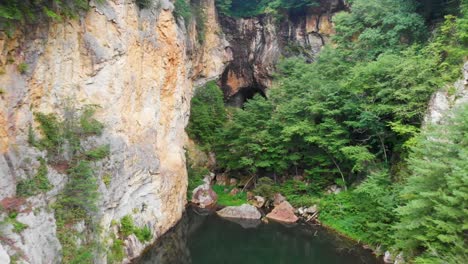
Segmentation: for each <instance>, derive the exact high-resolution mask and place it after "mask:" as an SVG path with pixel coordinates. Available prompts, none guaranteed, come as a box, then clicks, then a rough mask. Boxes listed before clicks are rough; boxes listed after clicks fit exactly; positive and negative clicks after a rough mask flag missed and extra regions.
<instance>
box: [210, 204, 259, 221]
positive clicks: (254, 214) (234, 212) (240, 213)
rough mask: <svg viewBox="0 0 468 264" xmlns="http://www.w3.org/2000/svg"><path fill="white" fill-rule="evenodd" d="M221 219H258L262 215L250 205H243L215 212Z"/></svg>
mask: <svg viewBox="0 0 468 264" xmlns="http://www.w3.org/2000/svg"><path fill="white" fill-rule="evenodd" d="M216 213H217V214H218V215H219V216H221V217H223V218H237V219H257V220H258V219H260V218H262V214H260V212H259V211H258V210H257V208H255V206H252V205H250V204H243V205H240V206H228V207H225V208H223V209H222V210H219V211H217V212H216Z"/></svg>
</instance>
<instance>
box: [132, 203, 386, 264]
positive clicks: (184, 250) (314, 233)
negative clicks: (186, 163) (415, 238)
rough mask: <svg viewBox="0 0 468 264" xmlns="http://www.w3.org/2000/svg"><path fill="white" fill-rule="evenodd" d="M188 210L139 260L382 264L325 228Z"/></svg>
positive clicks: (162, 263)
mask: <svg viewBox="0 0 468 264" xmlns="http://www.w3.org/2000/svg"><path fill="white" fill-rule="evenodd" d="M187 211H188V212H187V213H186V215H185V216H184V218H183V219H182V220H181V222H180V223H179V224H178V225H177V226H176V227H175V228H174V229H173V230H172V231H170V232H169V233H167V234H166V235H164V237H162V238H161V239H160V241H159V242H158V243H156V244H155V245H154V246H153V247H152V248H150V249H149V250H148V251H147V252H146V253H145V254H144V255H143V256H142V257H141V258H140V259H138V260H137V261H135V264H150V263H151V264H190V263H192V264H263V263H265V264H306V263H315V264H322V263H323V264H328V263H330V264H332V263H333V264H334V263H336V264H358V263H359V264H361V263H364V264H365V263H368V264H374V263H375V264H376V263H380V262H379V261H378V260H377V259H376V258H375V257H374V256H373V255H372V254H371V252H370V251H368V250H365V249H363V248H362V247H361V246H360V245H357V244H356V243H354V242H352V241H349V240H347V239H344V238H342V237H339V236H337V235H336V234H334V233H332V232H330V231H328V230H325V229H323V228H321V227H317V226H310V225H308V224H297V225H295V226H289V227H288V226H283V225H281V224H278V223H268V224H263V223H262V224H259V225H258V226H257V227H255V228H245V227H243V226H241V225H240V224H238V223H234V222H231V221H228V220H225V219H222V218H220V217H218V216H216V215H213V214H211V215H205V216H203V215H199V214H197V213H195V212H194V210H192V209H191V208H188V210H187ZM247 226H255V225H252V223H251V224H250V225H247Z"/></svg>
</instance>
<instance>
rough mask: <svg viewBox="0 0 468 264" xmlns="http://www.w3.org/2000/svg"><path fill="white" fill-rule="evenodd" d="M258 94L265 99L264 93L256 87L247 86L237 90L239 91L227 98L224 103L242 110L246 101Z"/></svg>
mask: <svg viewBox="0 0 468 264" xmlns="http://www.w3.org/2000/svg"><path fill="white" fill-rule="evenodd" d="M257 94H260V95H261V96H263V97H265V98H266V95H265V92H264V91H263V89H262V88H260V87H258V86H248V87H243V88H241V89H239V91H238V92H237V93H236V94H234V95H233V96H231V97H229V98H228V99H227V101H226V105H228V106H232V107H239V108H242V107H243V106H244V104H245V102H247V101H248V100H250V99H252V98H254V96H255V95H257Z"/></svg>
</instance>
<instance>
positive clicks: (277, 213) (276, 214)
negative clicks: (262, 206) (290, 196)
mask: <svg viewBox="0 0 468 264" xmlns="http://www.w3.org/2000/svg"><path fill="white" fill-rule="evenodd" d="M266 217H267V218H268V219H270V220H273V221H278V222H282V223H286V224H292V223H295V222H297V220H299V218H298V217H297V216H296V215H295V214H294V207H292V206H291V204H290V203H288V202H287V201H283V202H281V203H280V204H279V205H277V206H275V208H274V209H273V211H271V213H269V214H267V215H266Z"/></svg>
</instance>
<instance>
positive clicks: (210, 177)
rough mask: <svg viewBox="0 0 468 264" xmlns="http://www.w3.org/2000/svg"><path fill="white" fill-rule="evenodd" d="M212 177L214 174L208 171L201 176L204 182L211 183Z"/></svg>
mask: <svg viewBox="0 0 468 264" xmlns="http://www.w3.org/2000/svg"><path fill="white" fill-rule="evenodd" d="M214 178H215V174H214V173H212V172H210V173H209V174H208V175H205V177H204V178H203V182H204V183H206V184H211V182H212V181H213V180H214Z"/></svg>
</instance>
